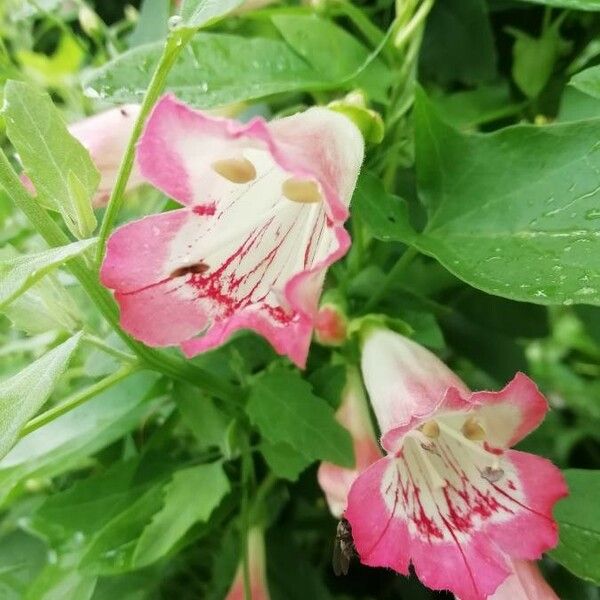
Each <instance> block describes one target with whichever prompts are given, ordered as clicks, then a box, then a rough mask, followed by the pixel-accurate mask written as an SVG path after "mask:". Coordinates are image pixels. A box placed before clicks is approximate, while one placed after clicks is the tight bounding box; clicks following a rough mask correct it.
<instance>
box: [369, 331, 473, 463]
mask: <svg viewBox="0 0 600 600" xmlns="http://www.w3.org/2000/svg"><path fill="white" fill-rule="evenodd" d="M361 367H362V373H363V378H364V381H365V385H366V387H367V391H368V393H369V398H370V399H371V404H372V405H373V409H374V411H375V415H376V417H377V421H378V422H379V428H380V429H381V431H382V432H383V437H382V445H383V447H384V448H386V450H390V451H393V450H394V449H395V447H396V446H397V442H398V439H399V437H401V435H402V434H403V433H404V432H405V431H407V430H410V429H411V428H412V427H413V426H414V425H415V424H416V423H417V422H418V421H420V420H422V419H425V418H427V417H429V416H430V415H432V414H434V413H435V412H436V411H437V410H438V409H439V407H440V406H441V405H442V402H443V401H444V398H445V397H446V393H447V392H448V390H449V389H450V388H454V389H455V390H457V391H458V392H459V394H460V395H465V396H466V395H470V392H469V390H468V389H467V387H466V386H465V384H464V383H463V382H462V381H461V380H460V379H459V378H458V377H457V376H456V375H455V374H454V373H453V372H452V371H451V370H450V369H449V368H448V367H447V366H446V365H445V364H444V363H443V362H442V361H441V360H440V359H439V358H438V357H437V356H435V355H434V354H433V353H431V352H430V351H429V350H427V349H426V348H424V347H423V346H420V345H419V344H416V343H415V342H413V341H412V340H409V339H408V338H406V337H404V336H402V335H399V334H397V333H394V332H392V331H390V330H388V329H379V328H378V329H374V330H372V331H370V332H369V333H368V334H367V336H366V339H365V341H364V343H363V349H362V358H361Z"/></svg>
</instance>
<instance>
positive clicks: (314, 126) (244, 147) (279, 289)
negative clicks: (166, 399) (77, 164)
mask: <svg viewBox="0 0 600 600" xmlns="http://www.w3.org/2000/svg"><path fill="white" fill-rule="evenodd" d="M340 119H341V120H340ZM294 132H296V137H295V138H294V136H293V135H292V134H293V133H294ZM310 132H312V134H311V135H309V133H310ZM357 136H358V138H360V134H359V133H358V131H357V130H356V128H355V127H354V125H352V124H351V123H350V122H349V121H348V120H346V119H345V118H344V117H341V115H337V114H335V113H333V112H330V111H327V110H325V109H317V108H315V109H311V110H308V111H306V113H302V114H301V115H297V116H294V117H288V118H286V119H281V120H280V121H278V122H277V126H276V127H275V126H274V125H273V124H269V125H267V124H266V123H265V122H264V121H263V120H261V119H255V120H254V121H252V122H251V123H248V124H246V125H242V124H239V123H235V122H233V121H228V120H225V119H218V118H212V117H208V116H206V115H203V114H202V113H199V112H197V111H194V110H192V109H190V108H188V107H187V106H185V105H183V104H181V103H179V102H177V101H176V100H175V99H173V98H172V97H169V96H167V97H165V98H163V99H162V100H161V101H160V102H159V103H158V104H157V106H156V108H155V109H154V112H153V114H152V116H151V118H150V120H149V122H148V124H147V128H146V131H145V133H144V135H143V136H142V139H141V142H140V146H139V152H138V157H139V162H140V165H141V169H142V172H143V173H144V175H145V176H146V177H147V178H148V179H149V180H150V181H151V182H153V183H154V184H155V185H157V186H158V187H160V188H162V189H163V190H164V191H165V192H166V193H168V194H170V195H171V196H173V197H175V198H176V199H178V200H179V201H180V202H182V203H184V204H188V205H190V206H189V208H187V209H184V210H182V211H173V214H172V215H171V213H167V214H166V215H163V216H159V217H152V218H151V220H147V219H143V220H141V221H138V222H136V223H132V224H130V225H128V226H126V228H124V229H122V230H119V231H117V232H116V233H115V234H114V238H115V239H114V240H112V239H111V243H109V246H108V251H107V257H106V262H105V265H104V266H103V269H102V280H103V282H104V283H105V285H107V286H109V287H112V288H113V289H114V290H115V292H116V297H117V298H118V299H119V300H122V299H123V298H124V294H127V295H130V294H131V298H129V301H130V302H129V307H130V310H131V311H132V314H133V313H134V312H137V313H139V314H140V315H142V314H143V315H146V314H147V313H148V311H149V310H151V309H150V308H148V307H143V308H140V309H139V310H136V309H134V308H133V305H132V303H133V302H134V299H133V298H134V297H135V294H132V292H140V291H145V289H146V288H147V287H148V286H154V287H155V292H153V293H152V294H151V295H150V296H148V295H147V294H142V295H141V296H140V299H141V297H143V298H144V301H146V302H147V301H152V302H157V303H160V294H159V290H163V291H168V293H169V294H171V295H175V296H177V298H178V300H182V299H183V300H185V301H186V302H189V301H192V302H194V303H195V304H196V306H195V307H194V309H193V310H192V313H193V318H190V319H189V320H188V323H187V325H191V323H192V322H199V321H201V322H202V323H203V326H204V325H208V329H207V331H206V335H204V337H201V338H194V339H191V338H192V335H188V334H189V333H190V332H189V327H188V326H187V325H186V327H184V328H183V330H184V331H185V333H186V337H182V338H180V339H174V338H175V337H176V336H174V335H173V334H172V333H171V332H169V333H165V334H164V335H163V336H162V338H164V339H167V338H168V339H169V340H172V342H171V343H173V342H179V343H181V345H182V348H183V350H184V352H185V353H186V354H188V355H189V356H192V355H194V354H196V353H198V352H201V351H203V350H206V349H208V348H211V347H213V346H215V345H218V344H221V343H223V342H224V341H225V340H226V339H227V338H228V337H229V336H230V335H231V334H232V333H234V332H235V331H236V330H237V329H239V328H241V327H244V328H250V329H253V330H255V331H257V332H258V333H260V334H261V335H264V336H265V337H266V338H267V339H268V340H269V341H270V342H271V343H272V344H273V346H274V347H275V349H276V350H277V351H278V352H280V353H282V354H287V355H288V356H290V358H291V359H292V360H294V361H295V362H296V363H297V364H298V365H300V366H303V365H304V362H305V360H306V354H307V352H308V346H309V344H310V336H311V331H312V325H313V319H314V316H315V314H316V311H317V304H318V297H319V294H320V291H321V287H322V284H323V279H324V277H325V272H326V269H327V267H328V266H329V265H330V264H331V263H332V262H333V261H335V260H337V259H338V258H340V257H341V256H343V255H344V254H345V252H346V251H347V249H348V247H349V244H350V239H349V236H348V234H347V232H346V231H345V230H344V228H343V226H342V222H343V219H345V218H346V216H347V209H346V205H347V203H348V202H349V197H350V194H351V192H352V188H353V186H354V182H355V180H356V176H357V174H358V168H359V166H360V161H361V159H362V138H360V142H359V141H358V138H357ZM279 138H281V141H279ZM317 138H318V139H317ZM309 143H310V144H312V146H311V147H310V148H309V147H308V144H309ZM323 143H327V144H330V145H329V146H327V148H325V147H324V146H322V144H323ZM348 147H350V148H351V149H352V151H351V152H350V151H349V150H348ZM350 154H351V155H352V158H353V160H354V162H353V163H352V164H348V160H349V159H348V156H349V155H350ZM338 160H345V161H346V164H344V165H339V164H337V163H336V164H334V163H335V162H336V161H338ZM167 215H169V216H167ZM155 231H158V234H157V235H156V236H154V235H153V234H154V233H155ZM128 238H129V239H128ZM159 238H160V239H159ZM136 246H138V247H139V248H138V250H137V251H136ZM132 251H133V253H134V255H136V259H134V258H133V257H132V256H131V255H132ZM140 256H143V257H144V259H145V260H144V264H143V265H140V264H139V262H137V264H136V260H139V258H140ZM127 271H129V272H127ZM167 279H178V283H177V286H172V285H170V284H169V285H166V286H165V285H163V283H165V281H166V280H167ZM137 286H139V287H137ZM136 288H137V289H136ZM175 289H176V292H175V291H174V290H175ZM170 300H172V299H170ZM170 300H169V301H170ZM160 310H161V309H160V308H157V311H158V312H160ZM205 316H206V317H205ZM206 319H207V320H208V322H207V321H206ZM138 321H139V319H138ZM162 326H166V323H163V324H162ZM157 327H160V325H157ZM154 329H156V327H154ZM136 332H137V333H135V335H137V336H139V337H140V339H145V340H148V339H150V338H156V337H161V336H157V334H158V333H159V332H158V331H155V332H154V333H153V334H152V335H146V334H144V332H143V331H142V332H140V331H139V329H136ZM195 333H200V331H199V330H198V331H196V332H195Z"/></svg>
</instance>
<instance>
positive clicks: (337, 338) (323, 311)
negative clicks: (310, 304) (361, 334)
mask: <svg viewBox="0 0 600 600" xmlns="http://www.w3.org/2000/svg"><path fill="white" fill-rule="evenodd" d="M347 330H348V320H347V318H346V315H345V314H344V313H343V312H342V310H341V309H340V308H339V307H338V306H336V305H334V304H324V305H323V306H321V308H319V312H318V313H317V316H316V318H315V339H316V340H317V342H319V344H322V345H323V346H342V345H343V344H344V342H345V341H346V336H347Z"/></svg>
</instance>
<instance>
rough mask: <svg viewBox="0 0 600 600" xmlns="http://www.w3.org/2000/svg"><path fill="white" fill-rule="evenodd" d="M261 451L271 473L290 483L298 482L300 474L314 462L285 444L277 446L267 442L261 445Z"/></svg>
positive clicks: (280, 443)
mask: <svg viewBox="0 0 600 600" xmlns="http://www.w3.org/2000/svg"><path fill="white" fill-rule="evenodd" d="M260 451H261V454H262V455H263V456H264V459H265V460H266V461H267V464H268V465H269V468H270V469H271V471H273V473H275V475H277V477H281V478H282V479H288V480H289V481H297V480H298V477H299V475H300V473H302V471H304V469H306V467H308V465H310V463H311V462H312V460H311V459H310V458H307V457H306V456H305V455H304V454H301V453H300V452H298V451H297V450H294V448H292V446H290V445H289V444H286V443H285V442H279V443H277V444H270V443H268V442H266V443H264V444H261V446H260Z"/></svg>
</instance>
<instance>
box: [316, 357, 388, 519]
mask: <svg viewBox="0 0 600 600" xmlns="http://www.w3.org/2000/svg"><path fill="white" fill-rule="evenodd" d="M336 419H337V420H338V422H339V423H340V424H341V425H343V426H344V427H345V428H346V429H347V430H348V431H349V432H350V435H351V436H352V442H353V445H354V456H355V459H356V464H355V467H354V468H353V469H345V468H343V467H340V466H338V465H334V464H333V463H328V462H323V463H321V465H320V466H319V470H318V473H317V479H318V481H319V485H320V486H321V489H322V490H323V492H324V493H325V497H326V499H327V504H328V505H329V509H330V511H331V513H332V514H333V516H335V517H338V518H339V517H341V516H342V514H343V512H344V509H345V508H346V500H347V497H348V492H349V490H350V486H351V485H352V483H353V482H354V480H355V479H356V477H357V476H358V474H359V473H361V472H362V471H364V470H365V469H366V468H367V467H369V466H370V465H371V464H373V463H374V462H375V461H377V460H379V459H380V458H381V451H380V450H379V446H378V445H377V440H376V438H375V432H374V431H373V426H372V424H371V417H370V415H369V409H368V406H367V400H366V398H365V394H364V390H363V388H362V384H361V381H360V376H359V375H358V373H357V372H355V371H354V370H351V369H349V370H348V381H347V383H346V386H345V388H344V391H343V395H342V403H341V405H340V407H339V408H338V410H337V413H336Z"/></svg>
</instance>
